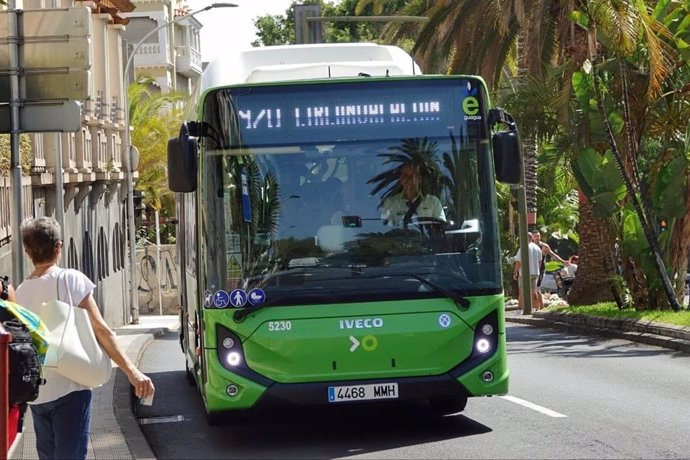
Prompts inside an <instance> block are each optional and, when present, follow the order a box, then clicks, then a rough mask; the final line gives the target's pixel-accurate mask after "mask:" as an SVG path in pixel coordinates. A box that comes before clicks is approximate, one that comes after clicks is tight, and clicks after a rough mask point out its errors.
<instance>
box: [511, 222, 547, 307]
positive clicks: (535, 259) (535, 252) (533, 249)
mask: <svg viewBox="0 0 690 460" xmlns="http://www.w3.org/2000/svg"><path fill="white" fill-rule="evenodd" d="M527 238H528V239H529V247H528V252H529V260H528V263H529V283H530V288H531V290H532V304H533V305H532V307H533V309H534V310H535V311H536V310H540V309H541V308H542V306H543V301H542V297H541V293H540V292H539V289H538V288H537V281H538V279H539V267H540V265H541V261H542V259H543V255H542V250H541V249H540V248H539V246H538V245H537V244H536V243H535V242H534V240H533V236H532V234H531V233H529V232H528V233H527ZM521 267H522V256H521V254H520V249H519V248H518V252H517V254H516V255H515V265H514V268H513V278H514V279H516V280H518V287H519V290H520V291H519V292H520V294H519V296H518V306H519V308H520V309H522V302H523V299H524V293H523V292H522V281H521V279H520V277H521V275H522V270H521Z"/></svg>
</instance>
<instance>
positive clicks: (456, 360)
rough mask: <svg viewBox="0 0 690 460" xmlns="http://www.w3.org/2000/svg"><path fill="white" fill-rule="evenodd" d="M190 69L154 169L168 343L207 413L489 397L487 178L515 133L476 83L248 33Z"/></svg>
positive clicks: (449, 405)
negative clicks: (188, 107)
mask: <svg viewBox="0 0 690 460" xmlns="http://www.w3.org/2000/svg"><path fill="white" fill-rule="evenodd" d="M382 48H383V51H384V52H383V53H381V49H382ZM353 49H354V51H352V50H353ZM348 53H350V54H348ZM377 53H378V54H377ZM403 55H404V56H406V58H407V60H408V61H407V62H406V61H405V59H404V58H403V61H402V63H401V62H400V58H401V56H403ZM334 56H336V57H334ZM338 57H340V60H341V62H335V61H337V59H338ZM355 58H357V59H358V61H355ZM238 68H239V69H241V72H239V73H241V75H238ZM224 69H225V70H224ZM228 69H230V70H228ZM206 72H207V74H206V75H204V82H205V83H204V87H203V92H202V94H201V96H200V97H199V104H198V114H197V120H195V121H189V122H186V123H184V124H183V125H182V127H181V129H180V135H179V137H177V138H175V139H171V140H170V141H169V144H168V169H169V171H168V174H169V187H170V189H171V190H172V191H174V192H179V193H178V194H177V195H176V196H177V197H178V200H177V207H178V209H177V214H178V216H177V217H178V220H179V226H178V233H177V244H178V248H177V251H178V259H179V263H180V265H179V267H180V268H179V271H180V280H179V292H180V305H181V313H180V315H181V327H180V344H181V346H182V350H183V352H184V354H185V358H186V359H185V362H186V372H187V376H188V379H189V380H190V382H191V383H193V384H196V385H197V386H198V388H199V390H200V393H201V396H202V397H203V400H204V404H205V408H206V413H207V416H208V421H209V423H214V422H216V421H217V420H218V418H219V416H220V415H222V414H223V413H228V412H232V411H236V410H243V409H250V408H255V407H263V406H267V407H268V406H270V405H273V404H309V405H311V404H323V405H346V404H357V403H360V404H361V403H371V402H373V401H377V402H381V403H387V402H391V403H392V402H395V401H407V400H426V401H429V403H430V404H431V406H432V408H434V409H437V410H439V411H443V412H446V413H447V412H459V411H462V410H463V409H464V408H465V405H466V403H467V398H468V397H471V396H491V395H501V394H505V393H507V391H508V377H509V370H508V365H507V359H506V338H505V322H504V296H503V287H502V280H501V252H500V248H499V235H498V225H497V209H496V193H495V181H496V180H499V181H503V182H506V183H517V182H518V181H519V179H520V173H521V170H520V154H519V147H518V146H519V140H518V135H517V129H516V126H515V123H514V122H513V120H512V118H511V117H510V115H509V114H507V113H505V112H504V111H503V110H501V109H499V108H490V103H489V98H488V95H487V89H486V86H485V83H484V82H483V80H482V79H481V78H479V77H476V76H440V75H422V74H421V73H420V72H419V68H418V67H417V66H416V64H414V63H413V62H412V60H411V58H409V56H407V55H406V54H405V53H404V52H402V50H399V49H397V48H393V47H381V46H378V45H367V46H360V45H316V46H314V45H313V46H286V47H276V48H271V47H269V48H263V49H262V48H259V49H256V50H255V51H251V50H250V51H247V52H245V53H244V54H243V55H242V56H240V57H235V58H234V59H232V60H230V61H229V65H227V64H226V65H225V66H224V65H216V66H214V65H212V66H210V67H209V69H207V71H206ZM237 81H240V82H239V83H237ZM224 82H226V83H224ZM498 128H502V129H501V130H498ZM406 175H407V176H410V177H412V179H409V178H405V177H404V176H406ZM409 184H412V185H409ZM410 190H413V191H412V192H410Z"/></svg>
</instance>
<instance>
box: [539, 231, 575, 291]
mask: <svg viewBox="0 0 690 460" xmlns="http://www.w3.org/2000/svg"><path fill="white" fill-rule="evenodd" d="M531 234H532V241H534V243H535V244H536V245H537V246H539V248H541V252H542V258H541V262H540V263H539V278H538V279H537V290H538V291H539V297H540V299H542V301H541V303H542V304H543V297H542V293H541V282H542V281H543V280H544V273H546V262H548V261H549V260H551V259H555V260H557V261H559V262H560V263H562V264H563V266H564V267H565V266H567V265H568V264H569V263H570V262H569V261H567V260H563V259H562V258H561V256H559V255H558V254H556V253H555V252H553V250H551V246H549V245H548V244H547V243H545V242H543V241H542V240H541V234H540V233H539V232H536V231H535V232H531Z"/></svg>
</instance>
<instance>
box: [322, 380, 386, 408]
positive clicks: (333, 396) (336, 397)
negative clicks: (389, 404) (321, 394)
mask: <svg viewBox="0 0 690 460" xmlns="http://www.w3.org/2000/svg"><path fill="white" fill-rule="evenodd" d="M397 397H398V384H397V383H395V382H392V383H371V384H368V385H351V386H344V387H328V402H332V403H337V402H345V401H366V400H368V399H395V398H397Z"/></svg>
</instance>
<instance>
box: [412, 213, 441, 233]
mask: <svg viewBox="0 0 690 460" xmlns="http://www.w3.org/2000/svg"><path fill="white" fill-rule="evenodd" d="M407 224H408V225H410V224H411V225H414V226H416V227H417V228H418V229H419V230H420V231H421V232H422V233H424V234H425V235H426V236H443V235H444V233H443V231H444V229H445V227H446V224H447V222H446V221H445V220H443V219H439V218H438V217H418V216H413V217H412V218H411V219H410V221H409V222H408V223H407Z"/></svg>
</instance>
